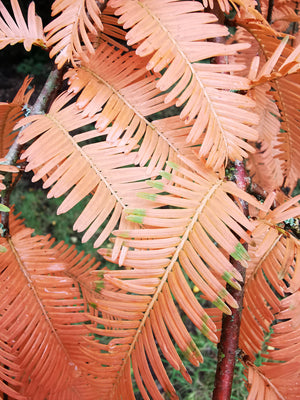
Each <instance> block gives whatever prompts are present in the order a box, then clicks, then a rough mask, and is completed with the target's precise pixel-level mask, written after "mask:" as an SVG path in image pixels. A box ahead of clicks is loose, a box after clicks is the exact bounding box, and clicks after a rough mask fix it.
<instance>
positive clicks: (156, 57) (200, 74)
mask: <svg viewBox="0 0 300 400" xmlns="http://www.w3.org/2000/svg"><path fill="white" fill-rule="evenodd" d="M109 4H110V6H111V7H113V8H116V11H115V13H116V14H117V15H120V16H121V17H120V19H119V23H122V24H123V26H124V28H126V29H129V28H130V30H129V31H128V33H127V34H126V39H127V42H128V44H129V45H136V44H137V49H136V53H137V54H138V55H139V56H141V57H145V56H149V55H151V57H150V60H149V61H148V63H147V69H148V70H153V71H154V72H159V71H162V70H163V69H164V68H166V67H168V69H167V71H166V72H165V73H164V74H163V76H162V77H161V78H160V79H159V80H158V82H157V87H158V88H159V89H160V90H168V89H172V90H171V91H170V93H168V95H167V97H166V99H165V101H166V102H171V101H173V100H174V99H176V105H177V106H182V105H184V107H183V110H182V112H181V114H180V118H181V119H183V120H184V121H185V122H186V123H190V122H191V121H192V120H193V119H194V118H195V117H196V119H195V123H194V125H193V128H192V129H191V131H190V133H189V135H188V137H187V141H188V142H190V143H195V142H196V141H198V140H199V138H200V136H202V135H203V136H204V139H203V144H202V146H201V148H200V150H199V156H200V157H203V158H204V159H206V164H207V166H209V167H212V168H214V169H219V168H220V166H221V164H223V162H224V161H225V162H227V160H228V158H230V159H232V160H234V159H241V157H246V155H247V152H251V151H252V148H251V146H249V145H248V144H246V142H244V141H243V140H241V139H246V138H247V139H252V140H255V138H256V132H255V129H254V128H253V126H254V125H256V124H257V123H258V120H257V117H256V115H255V114H254V113H253V112H252V110H251V109H252V107H253V105H254V104H253V103H252V102H251V100H250V99H248V98H247V97H245V96H242V95H240V94H238V93H232V92H229V90H230V89H231V90H232V89H235V90H238V89H246V88H248V81H247V80H246V79H244V78H241V77H238V76H235V75H233V74H224V72H228V71H232V72H233V71H235V70H239V69H240V67H241V66H239V65H237V64H233V65H227V64H223V65H218V66H215V68H214V67H211V66H210V68H207V65H205V64H202V63H198V61H200V60H205V59H207V58H209V57H213V56H216V55H218V56H219V55H224V56H228V55H230V54H234V53H236V52H237V51H238V50H242V49H243V48H245V47H248V46H247V45H244V44H233V45H224V44H221V43H214V42H209V41H206V40H205V39H209V38H211V37H214V38H215V37H218V36H224V35H226V34H227V30H226V29H224V27H222V26H221V25H217V24H214V22H216V21H217V19H216V17H215V16H214V15H212V14H207V13H202V14H199V13H195V11H199V10H201V9H202V6H201V5H200V4H199V3H198V2H191V1H190V2H186V3H185V7H184V9H183V8H182V7H181V4H178V3H177V2H172V1H169V0H164V1H162V2H160V3H159V7H158V6H157V3H156V1H154V0H153V1H147V2H145V4H142V2H141V3H139V2H135V1H127V0H123V1H119V0H111V1H110V2H109ZM167 10H168V11H167ZM169 15H172V18H173V20H172V19H170V18H169V17H168V16H169ZM176 18H180V24H179V27H180V29H178V27H177V24H175V23H174V19H176ZM144 26H147V27H149V28H148V29H147V30H144V29H143V27H144ZM141 41H142V42H141ZM140 42H141V43H140ZM196 61H197V63H196ZM220 89H222V90H220ZM224 89H225V90H224ZM226 89H227V90H226ZM229 120H230V124H229V123H228V121H229ZM237 132H238V136H237ZM213 143H214V144H213Z"/></svg>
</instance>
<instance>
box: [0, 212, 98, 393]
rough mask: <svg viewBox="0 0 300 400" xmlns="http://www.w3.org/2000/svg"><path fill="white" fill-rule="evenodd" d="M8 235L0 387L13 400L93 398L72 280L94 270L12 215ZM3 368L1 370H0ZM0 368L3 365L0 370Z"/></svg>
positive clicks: (84, 318)
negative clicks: (28, 399) (38, 234)
mask: <svg viewBox="0 0 300 400" xmlns="http://www.w3.org/2000/svg"><path fill="white" fill-rule="evenodd" d="M10 229H11V237H9V238H7V239H4V238H1V239H0V241H1V244H2V245H5V247H6V248H7V252H6V253H5V254H3V255H2V254H0V259H1V262H0V265H1V267H0V285H1V290H0V293H1V294H0V297H1V312H0V327H1V330H0V347H1V364H2V368H1V371H2V372H1V374H2V379H1V382H0V389H1V391H4V392H5V393H7V394H8V395H9V396H10V397H12V398H14V399H19V400H25V399H27V398H29V397H31V398H32V399H41V398H46V397H47V398H49V399H54V398H68V399H70V400H71V399H72V400H73V399H74V400H75V399H82V398H84V399H91V400H92V399H97V398H98V395H97V389H96V388H97V379H96V376H97V368H96V367H95V365H94V363H93V362H91V360H90V357H89V356H88V355H87V354H86V352H85V350H84V349H85V348H87V349H88V348H90V347H91V343H90V340H89V337H88V336H89V330H88V328H87V325H85V323H86V322H88V321H89V319H88V314H87V313H86V312H85V311H86V307H87V305H85V304H84V301H83V300H82V299H81V295H80V290H79V286H78V279H80V273H79V274H78V276H77V277H76V278H77V279H74V274H73V275H72V278H71V277H70V276H69V274H70V273H69V271H72V270H73V269H79V270H81V274H83V272H85V273H86V271H88V270H89V271H91V270H94V269H95V268H97V266H98V265H97V264H95V263H94V260H90V259H89V258H87V257H86V258H83V256H82V254H77V252H76V251H75V252H74V249H71V248H70V249H68V250H66V249H65V248H64V247H62V246H61V245H60V246H55V247H53V240H52V239H51V240H50V238H49V236H48V237H43V236H35V237H33V236H32V233H33V231H32V230H31V229H28V228H25V227H24V226H23V225H22V224H21V222H20V221H19V220H16V219H15V218H12V220H11V224H10ZM3 367H4V368H3ZM5 367H7V368H5Z"/></svg>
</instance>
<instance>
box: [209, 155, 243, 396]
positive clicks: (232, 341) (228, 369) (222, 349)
mask: <svg viewBox="0 0 300 400" xmlns="http://www.w3.org/2000/svg"><path fill="white" fill-rule="evenodd" d="M235 179H236V183H237V186H238V187H239V188H240V189H242V190H246V187H247V184H248V179H247V174H246V171H245V168H244V164H243V163H242V162H240V161H236V162H235ZM240 201H241V200H240ZM241 204H242V207H243V211H244V214H245V215H246V216H248V205H247V203H246V202H244V201H241ZM244 247H245V249H246V250H247V245H244ZM230 261H231V263H232V265H233V266H234V267H235V268H236V269H237V270H238V272H240V274H241V275H242V278H243V282H241V290H237V289H234V288H232V287H231V286H227V290H228V291H229V292H230V294H231V295H232V297H233V298H234V299H235V300H236V301H237V303H238V308H236V309H233V308H231V311H232V315H225V314H224V315H223V319H222V333H221V338H220V342H219V345H218V364H217V371H216V375H215V389H214V392H213V397H212V400H230V396H231V389H232V381H233V376H234V367H235V362H236V359H237V353H238V344H239V334H240V325H241V317H242V308H243V299H244V282H245V275H246V273H245V268H244V267H243V266H242V265H241V264H240V263H239V262H238V261H236V260H234V259H232V258H231V259H230Z"/></svg>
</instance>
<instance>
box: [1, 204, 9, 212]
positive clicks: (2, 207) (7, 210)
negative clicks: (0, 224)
mask: <svg viewBox="0 0 300 400" xmlns="http://www.w3.org/2000/svg"><path fill="white" fill-rule="evenodd" d="M0 211H1V212H10V208H9V207H7V206H5V205H4V204H0Z"/></svg>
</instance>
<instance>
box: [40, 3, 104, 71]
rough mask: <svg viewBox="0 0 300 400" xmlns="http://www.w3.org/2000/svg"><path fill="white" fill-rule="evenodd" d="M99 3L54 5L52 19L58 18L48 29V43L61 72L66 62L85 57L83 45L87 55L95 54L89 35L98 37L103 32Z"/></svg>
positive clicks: (46, 29) (46, 28) (51, 54)
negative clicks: (75, 57)
mask: <svg viewBox="0 0 300 400" xmlns="http://www.w3.org/2000/svg"><path fill="white" fill-rule="evenodd" d="M99 3H101V2H98V1H96V0H67V1H64V2H62V1H60V0H56V1H54V3H53V4H52V16H56V18H55V19H53V21H52V22H50V23H49V24H48V25H47V26H46V27H45V31H46V32H48V34H47V38H46V39H47V41H46V43H47V46H49V47H50V46H53V47H52V50H51V52H50V56H51V57H54V56H56V59H55V62H56V64H58V68H61V67H62V66H63V65H64V64H65V62H66V61H73V60H74V56H75V55H79V54H81V55H83V48H82V42H83V43H84V46H85V50H86V51H87V52H89V53H94V47H93V46H92V43H91V41H90V38H89V35H88V33H89V32H91V33H93V34H94V35H96V34H97V32H98V31H99V30H103V25H102V22H101V18H100V15H101V11H100V7H99ZM57 14H59V15H58V16H57Z"/></svg>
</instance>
